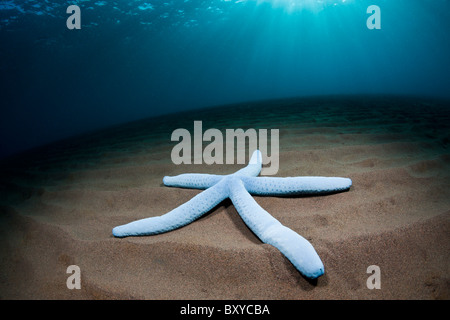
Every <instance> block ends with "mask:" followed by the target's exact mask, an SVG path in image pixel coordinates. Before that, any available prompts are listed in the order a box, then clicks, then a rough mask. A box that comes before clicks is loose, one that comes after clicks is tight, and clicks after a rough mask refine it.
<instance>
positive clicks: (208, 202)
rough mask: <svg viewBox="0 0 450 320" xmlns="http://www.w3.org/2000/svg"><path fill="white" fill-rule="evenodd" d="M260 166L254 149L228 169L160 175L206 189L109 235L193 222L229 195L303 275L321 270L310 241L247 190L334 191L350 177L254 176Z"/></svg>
mask: <svg viewBox="0 0 450 320" xmlns="http://www.w3.org/2000/svg"><path fill="white" fill-rule="evenodd" d="M261 168H262V156H261V152H260V151H259V150H256V151H255V152H254V153H253V155H252V157H251V159H250V163H249V164H248V165H247V166H246V167H245V168H243V169H240V170H238V171H237V172H235V173H233V174H230V175H210V174H200V173H188V174H181V175H178V176H174V177H169V176H166V177H164V179H163V182H164V184H165V185H166V186H171V187H183V188H195V189H206V190H205V191H203V192H201V193H199V194H198V195H196V196H195V197H194V198H192V199H191V200H189V201H188V202H186V203H184V204H182V205H181V206H179V207H177V208H175V209H173V210H172V211H170V212H168V213H166V214H164V215H162V216H157V217H150V218H146V219H141V220H137V221H134V222H131V223H128V224H125V225H122V226H118V227H115V228H114V229H113V231H112V232H113V235H114V236H115V237H127V236H144V235H154V234H159V233H163V232H167V231H171V230H174V229H177V228H180V227H182V226H185V225H187V224H189V223H191V222H193V221H194V220H196V219H198V218H199V217H201V216H202V215H203V214H205V213H207V212H208V211H210V210H211V209H213V208H214V207H215V206H217V205H218V204H219V203H220V202H222V201H223V200H224V199H226V198H230V199H231V201H232V202H233V204H234V206H235V207H236V210H237V211H238V213H239V215H240V216H241V217H242V219H243V220H244V222H245V223H246V224H247V226H248V227H249V228H250V229H251V230H252V231H253V233H254V234H256V235H257V236H258V238H259V239H260V240H261V241H262V242H264V243H267V244H270V245H272V246H274V247H276V248H277V249H278V250H280V251H281V252H282V253H283V254H284V255H285V256H286V257H287V258H288V259H289V260H290V261H291V262H292V264H293V265H294V266H295V267H296V268H297V269H298V270H299V271H300V272H301V273H302V274H303V275H304V276H306V277H308V278H311V279H315V278H317V277H319V276H321V275H322V274H323V273H324V266H323V263H322V261H321V260H320V258H319V256H318V254H317V252H316V251H315V250H314V248H313V246H312V245H311V244H310V243H309V242H308V241H307V240H306V239H305V238H303V237H302V236H300V235H299V234H297V233H296V232H294V231H292V230H291V229H289V228H287V227H285V226H283V225H282V224H281V223H280V222H279V221H278V220H276V219H275V218H274V217H272V216H271V215H270V214H269V213H268V212H267V211H266V210H264V209H263V208H261V207H260V206H259V205H258V203H256V201H255V200H254V199H253V198H252V196H251V195H250V194H253V195H261V196H285V195H304V194H321V193H331V192H339V191H344V190H348V189H349V188H350V186H351V185H352V181H351V180H350V179H348V178H339V177H286V178H277V177H257V176H258V175H259V173H260V171H261Z"/></svg>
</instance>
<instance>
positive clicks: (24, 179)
mask: <svg viewBox="0 0 450 320" xmlns="http://www.w3.org/2000/svg"><path fill="white" fill-rule="evenodd" d="M274 106H275V107H274ZM349 106H351V107H349ZM194 120H202V121H203V127H204V128H205V129H206V128H218V129H220V130H224V129H225V128H240V127H243V126H244V125H245V127H246V128H256V129H258V128H279V129H280V141H279V144H280V167H279V171H278V173H277V176H280V177H284V176H308V175H320V176H342V177H349V178H351V179H352V181H353V185H352V187H351V189H350V190H349V191H348V192H344V193H339V194H332V195H327V196H320V197H316V196H311V197H257V196H255V197H254V199H255V200H256V201H257V202H258V203H259V204H260V205H261V206H262V207H263V208H264V209H265V210H267V211H268V212H270V213H271V214H272V215H273V216H274V217H275V218H276V219H278V220H279V221H280V222H281V223H282V224H284V225H286V226H288V227H289V228H291V229H292V230H294V231H296V232H298V233H299V234H301V235H302V236H303V237H305V238H306V239H308V241H310V242H311V243H312V244H313V246H314V247H315V248H316V250H317V252H318V254H319V256H320V257H321V259H322V261H323V263H324V265H325V274H324V275H323V276H321V277H320V278H319V279H318V280H317V282H316V283H313V282H310V281H308V280H306V279H305V278H303V277H302V276H301V274H300V273H299V272H298V271H297V270H296V269H295V268H294V267H293V266H292V265H291V264H290V262H289V261H288V260H287V259H286V258H285V257H284V256H283V255H282V254H281V253H280V252H279V251H278V250H277V249H275V248H274V247H272V246H270V245H266V244H262V242H261V241H260V240H259V239H258V238H257V237H256V236H255V235H254V234H253V233H252V232H251V231H250V230H249V229H248V228H247V227H246V225H245V223H244V222H243V221H242V220H241V218H240V217H239V215H238V213H237V212H236V210H235V208H234V206H233V205H232V204H231V202H230V201H229V200H226V201H224V202H222V203H221V204H219V205H218V206H217V207H216V208H215V209H214V210H212V211H211V212H209V213H208V214H207V215H205V216H204V217H202V218H200V219H199V220H197V221H195V222H193V223H192V224H189V225H187V226H185V227H183V228H181V229H178V230H174V231H171V232H168V233H165V234H161V235H156V236H149V237H136V238H133V237H130V238H125V239H118V238H114V237H113V236H112V234H111V230H112V228H113V227H115V226H117V225H121V224H124V223H127V222H130V221H133V220H136V219H141V218H145V217H150V216H158V215H162V214H164V213H166V212H168V211H170V210H172V209H173V208H175V207H177V206H178V205H180V204H182V203H184V202H186V201H188V200H190V199H191V198H192V197H193V196H195V195H196V194H198V193H199V192H200V191H199V190H191V189H181V188H168V187H165V186H163V185H162V178H163V177H164V176H166V175H177V174H180V173H185V172H205V173H217V174H227V173H232V172H234V171H236V170H237V169H239V168H241V167H243V166H244V165H237V164H234V165H206V164H201V165H178V166H177V165H175V164H173V163H172V161H171V157H170V154H171V150H172V148H173V146H174V145H175V142H172V141H170V135H171V133H172V131H173V130H175V129H176V128H186V129H188V130H192V128H193V121H194ZM449 124H450V106H449V104H448V102H445V101H444V102H442V101H434V100H430V99H416V98H414V99H413V98H401V97H376V96H358V97H320V98H317V99H315V98H307V99H306V98H305V99H285V100H277V101H267V102H255V103H246V104H242V105H239V104H237V105H232V106H224V107H220V108H217V109H208V112H203V111H202V110H198V111H191V112H186V113H183V114H179V115H170V116H164V117H159V118H155V119H148V120H143V121H139V122H135V123H131V124H126V125H123V126H118V127H115V128H111V129H108V130H104V131H99V132H96V133H92V134H89V135H85V136H80V137H75V138H73V139H68V140H65V141H61V142H59V143H55V144H52V145H49V146H45V147H42V148H39V149H35V150H30V151H29V152H27V153H24V154H21V155H16V156H14V157H12V158H9V159H5V160H2V162H1V168H0V171H1V179H0V190H1V197H0V231H1V233H2V234H3V241H2V242H1V244H0V246H1V250H0V261H1V262H0V277H1V278H0V283H1V288H0V298H2V299H36V298H39V299H41V298H43V299H449V298H450V290H449V288H450V286H449V282H450V276H449V275H448V271H449V266H450V255H449V253H450V223H449V218H450V188H449V187H450V185H449V182H448V177H449V174H450V172H449V166H450V152H449V150H450V149H449V145H448V141H449V140H448V137H449V132H450V130H449V129H450V125H449ZM69 265H78V266H79V267H80V269H81V276H82V288H81V289H80V290H69V289H68V288H67V287H66V280H67V277H68V274H67V273H66V269H67V267H68V266H69ZM371 265H377V266H379V267H380V270H381V288H380V289H373V290H370V289H368V288H367V284H366V281H367V279H368V277H369V276H370V274H368V273H367V272H366V270H367V268H368V267H369V266H371Z"/></svg>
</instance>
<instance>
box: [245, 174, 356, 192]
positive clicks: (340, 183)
mask: <svg viewBox="0 0 450 320" xmlns="http://www.w3.org/2000/svg"><path fill="white" fill-rule="evenodd" d="M242 181H243V183H244V185H245V188H246V189H247V190H248V192H250V193H251V194H255V195H271V196H277V195H299V194H319V193H331V192H339V191H345V190H348V189H349V188H350V187H351V185H352V180H350V179H349V178H340V177H286V178H278V177H242Z"/></svg>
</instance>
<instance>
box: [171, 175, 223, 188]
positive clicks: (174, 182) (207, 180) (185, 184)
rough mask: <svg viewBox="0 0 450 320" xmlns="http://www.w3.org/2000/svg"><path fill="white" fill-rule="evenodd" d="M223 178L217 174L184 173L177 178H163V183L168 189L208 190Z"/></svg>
mask: <svg viewBox="0 0 450 320" xmlns="http://www.w3.org/2000/svg"><path fill="white" fill-rule="evenodd" d="M222 178H223V176H221V175H218V174H205V173H185V174H180V175H178V176H173V177H170V176H165V177H164V178H163V183H164V185H165V186H168V187H178V188H192V189H208V188H210V187H212V186H213V185H215V184H216V183H217V182H219V181H220V180H221V179H222Z"/></svg>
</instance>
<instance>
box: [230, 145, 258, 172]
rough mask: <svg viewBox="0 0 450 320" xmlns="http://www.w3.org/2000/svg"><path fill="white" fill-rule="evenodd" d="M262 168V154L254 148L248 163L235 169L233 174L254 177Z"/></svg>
mask: <svg viewBox="0 0 450 320" xmlns="http://www.w3.org/2000/svg"><path fill="white" fill-rule="evenodd" d="M261 169H262V154H261V151H259V150H255V151H254V152H253V154H252V157H251V158H250V161H249V163H248V165H247V166H246V167H245V168H242V169H240V170H238V171H236V172H235V173H234V174H235V175H239V176H248V177H256V176H258V175H259V173H260V172H261Z"/></svg>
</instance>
